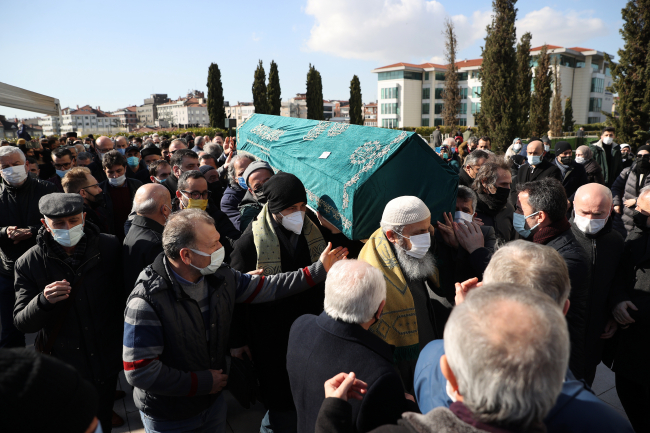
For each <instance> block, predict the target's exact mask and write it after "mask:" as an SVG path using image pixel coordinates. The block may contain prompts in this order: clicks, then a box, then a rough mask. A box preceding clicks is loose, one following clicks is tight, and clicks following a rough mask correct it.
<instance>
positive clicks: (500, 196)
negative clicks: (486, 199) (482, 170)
mask: <svg viewBox="0 0 650 433" xmlns="http://www.w3.org/2000/svg"><path fill="white" fill-rule="evenodd" d="M509 197H510V189H509V188H501V187H497V191H496V192H495V193H494V194H492V198H493V199H494V202H495V203H496V204H499V205H501V206H504V205H505V204H506V202H507V201H508V198H509Z"/></svg>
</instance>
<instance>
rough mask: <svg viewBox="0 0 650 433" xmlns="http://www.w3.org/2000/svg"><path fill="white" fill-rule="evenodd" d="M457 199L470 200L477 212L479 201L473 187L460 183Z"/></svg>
mask: <svg viewBox="0 0 650 433" xmlns="http://www.w3.org/2000/svg"><path fill="white" fill-rule="evenodd" d="M456 200H470V201H471V202H472V210H473V211H474V212H476V202H477V201H478V197H477V196H476V193H475V192H474V191H473V190H472V188H469V187H467V186H463V185H459V186H458V195H457V196H456Z"/></svg>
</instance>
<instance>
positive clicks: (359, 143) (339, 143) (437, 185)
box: [237, 114, 458, 240]
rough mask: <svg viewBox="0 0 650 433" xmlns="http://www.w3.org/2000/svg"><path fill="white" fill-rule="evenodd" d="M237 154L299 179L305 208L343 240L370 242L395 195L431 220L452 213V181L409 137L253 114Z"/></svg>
mask: <svg viewBox="0 0 650 433" xmlns="http://www.w3.org/2000/svg"><path fill="white" fill-rule="evenodd" d="M237 148H238V149H239V150H241V151H243V152H248V153H251V154H253V155H254V156H256V157H257V158H259V159H262V160H264V161H267V162H268V163H269V164H270V165H271V167H273V169H274V170H275V171H276V172H277V171H285V172H288V173H293V174H295V175H296V176H298V178H300V180H301V181H302V182H303V183H304V184H305V188H306V190H307V200H308V203H307V204H308V205H309V206H310V207H311V208H313V209H317V210H318V211H319V212H320V213H321V214H322V215H323V216H324V217H325V218H327V219H328V220H329V221H331V222H332V223H333V224H334V225H335V226H337V227H338V228H339V229H340V230H341V231H342V232H343V233H344V234H345V236H347V237H348V238H350V239H356V240H358V239H367V238H369V237H370V235H371V234H372V233H373V232H374V231H375V230H377V229H378V228H379V222H380V220H381V215H382V213H383V211H384V207H385V206H386V203H388V202H389V201H390V200H392V199H394V198H395V197H400V196H404V195H414V196H417V197H419V198H420V199H422V200H423V201H424V202H425V203H426V204H427V206H428V207H429V209H430V210H431V216H432V220H438V221H440V220H442V213H443V212H452V213H453V212H454V209H455V203H456V192H457V190H458V175H457V174H456V173H455V172H454V170H453V169H452V168H451V167H449V165H448V164H447V163H446V162H445V161H443V160H442V159H440V157H438V155H436V153H435V152H434V151H433V149H431V147H430V146H429V145H428V144H427V143H426V142H425V141H424V140H422V138H421V137H420V136H418V135H417V134H415V133H414V132H402V131H395V130H391V129H384V128H374V127H368V126H358V125H349V124H344V123H336V122H319V121H316V120H306V119H297V118H292V117H281V116H270V115H265V114H254V115H253V116H251V117H250V118H248V119H247V120H246V121H245V122H243V123H242V124H241V125H240V126H239V127H238V128H237Z"/></svg>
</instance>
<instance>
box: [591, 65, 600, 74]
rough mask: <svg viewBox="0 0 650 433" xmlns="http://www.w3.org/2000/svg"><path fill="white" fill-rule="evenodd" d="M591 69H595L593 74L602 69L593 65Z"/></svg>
mask: <svg viewBox="0 0 650 433" xmlns="http://www.w3.org/2000/svg"><path fill="white" fill-rule="evenodd" d="M591 69H593V72H598V71H599V70H600V67H599V66H598V65H597V64H595V63H592V64H591Z"/></svg>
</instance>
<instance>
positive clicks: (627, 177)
mask: <svg viewBox="0 0 650 433" xmlns="http://www.w3.org/2000/svg"><path fill="white" fill-rule="evenodd" d="M635 168H636V163H635V164H633V165H632V167H629V168H626V169H625V170H623V171H622V172H621V174H620V176H618V178H617V179H616V181H615V182H614V184H613V185H612V195H613V196H614V206H620V207H621V209H622V210H623V214H622V215H621V214H615V217H614V228H616V229H617V230H618V231H619V232H621V231H622V228H623V226H624V227H625V231H626V233H629V232H631V231H632V229H633V228H634V221H633V220H632V217H633V215H634V208H631V207H626V206H625V205H623V203H624V202H625V200H628V199H635V200H636V198H637V197H638V196H639V191H640V190H641V189H642V188H643V187H645V186H647V185H649V184H650V175H648V176H645V177H644V178H643V179H642V181H641V184H640V185H639V188H638V189H637V187H636V184H637V179H638V176H639V175H638V173H637V172H636V171H634V169H635ZM621 234H622V233H621Z"/></svg>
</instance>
